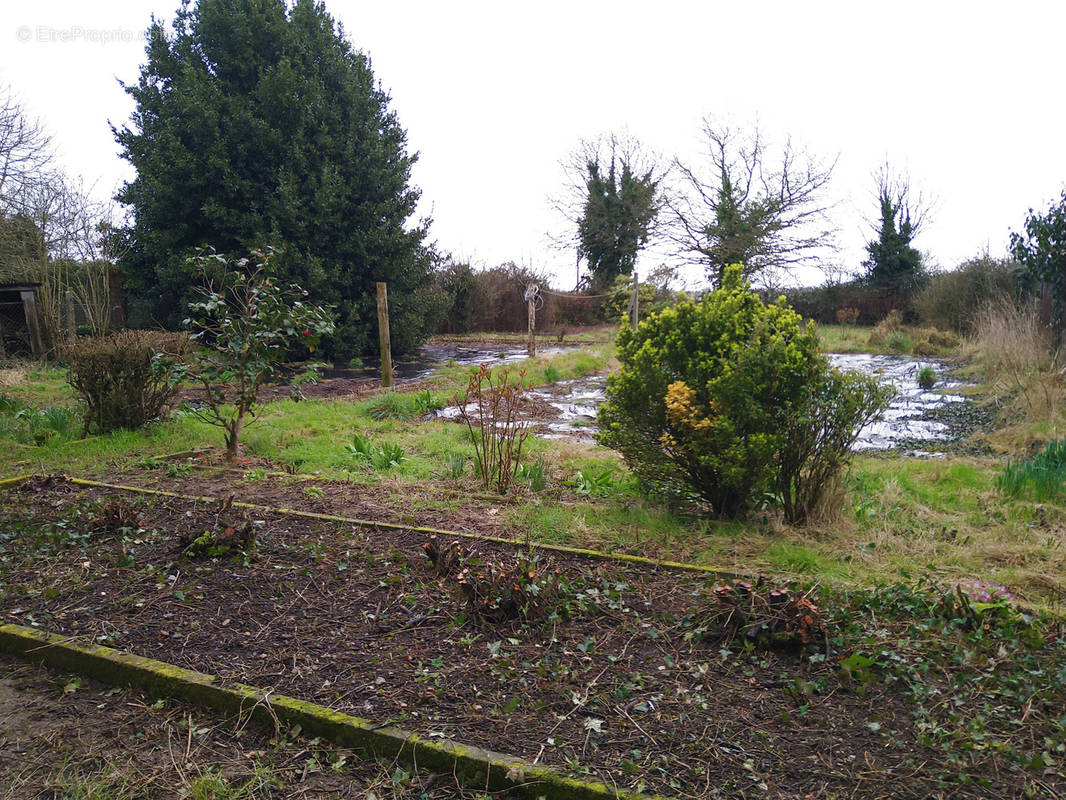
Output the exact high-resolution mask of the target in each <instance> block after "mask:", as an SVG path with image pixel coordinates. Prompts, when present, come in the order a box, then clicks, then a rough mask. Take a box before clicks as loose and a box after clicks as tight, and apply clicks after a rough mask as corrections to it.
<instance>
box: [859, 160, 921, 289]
mask: <svg viewBox="0 0 1066 800" xmlns="http://www.w3.org/2000/svg"><path fill="white" fill-rule="evenodd" d="M877 180H878V186H877V200H878V204H879V206H880V217H879V219H878V221H877V222H875V223H874V232H875V238H874V239H872V240H871V241H870V242H869V243H868V244H867V245H866V252H867V253H868V256H867V258H866V261H864V262H863V266H864V267H865V268H866V278H867V280H868V281H869V282H870V283H871V284H872V285H874V286H878V287H881V288H884V289H888V290H891V291H897V292H909V291H911V290H912V289H914V288H915V287H916V286H917V285H918V283H919V282H920V281H921V278H922V272H923V265H922V254H921V253H919V252H918V251H917V250H916V249H915V248H914V247H913V246H912V245H911V242H912V241H913V240H914V237H915V236H917V235H918V230H919V229H920V228H921V226H922V222H923V218H924V211H923V210H922V208H921V203H920V199H919V201H918V203H917V204H912V202H911V200H910V186H909V185H908V183H907V181H906V180H905V179H900V178H893V177H892V175H891V174H890V172H889V171H888V169H887V168H885V169H884V170H882V171H881V173H880V174H879V175H878V179H877Z"/></svg>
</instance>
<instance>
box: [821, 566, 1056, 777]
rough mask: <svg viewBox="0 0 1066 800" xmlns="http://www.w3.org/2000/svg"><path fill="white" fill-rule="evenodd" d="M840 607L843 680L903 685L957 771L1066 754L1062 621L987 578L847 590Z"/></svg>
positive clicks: (860, 685)
mask: <svg viewBox="0 0 1066 800" xmlns="http://www.w3.org/2000/svg"><path fill="white" fill-rule="evenodd" d="M834 606H835V607H836V611H837V613H836V616H835V619H834V620H832V622H833V633H834V634H835V635H832V634H831V638H830V645H831V646H832V647H833V648H834V649H836V650H837V651H838V652H841V655H842V656H844V657H842V659H841V661H840V678H841V680H842V681H843V682H846V683H848V684H850V685H851V686H852V687H854V689H855V690H856V691H862V690H863V689H864V687H865V686H867V685H872V684H876V683H884V684H893V683H898V684H902V685H903V686H905V687H906V688H907V697H908V704H909V705H910V707H911V714H912V716H913V719H914V723H915V731H916V733H917V735H918V737H919V741H921V742H922V743H924V744H927V745H929V746H931V747H934V748H937V749H940V750H941V751H942V752H944V753H945V754H946V755H947V757H948V759H949V760H950V762H951V763H953V764H954V765H955V768H956V769H959V770H960V771H962V772H965V771H966V770H967V768H968V767H972V766H977V765H980V764H981V763H982V762H986V763H988V762H991V763H997V762H999V763H998V764H997V767H998V769H1018V768H1021V769H1025V770H1035V771H1036V774H1039V773H1040V772H1041V771H1043V770H1044V769H1046V768H1047V767H1049V766H1052V765H1054V764H1056V763H1058V762H1059V761H1060V759H1061V758H1062V754H1063V753H1064V752H1066V716H1063V713H1062V709H1063V703H1064V700H1066V670H1064V669H1063V668H1062V653H1063V641H1064V640H1063V635H1064V633H1066V631H1064V628H1063V623H1062V620H1061V619H1059V618H1056V617H1053V616H1051V615H1048V614H1042V613H1038V612H1033V611H1030V610H1026V609H1025V608H1024V607H1021V606H1020V605H1019V604H1018V603H1017V601H1016V600H1015V598H1014V597H1013V595H1012V594H1011V593H1010V592H1009V591H1008V590H1007V589H1006V588H1005V587H1002V586H996V585H994V584H988V583H981V582H970V583H963V584H958V585H955V586H951V587H943V586H938V585H936V584H935V583H933V582H932V581H930V580H926V581H922V582H920V583H919V584H918V585H917V586H915V585H906V584H895V585H891V586H883V587H877V588H873V589H861V590H856V591H847V592H845V593H844V595H843V596H842V597H838V598H836V600H835V602H834ZM845 653H847V655H846V656H845ZM946 687H950V689H949V691H950V698H951V699H950V702H945V696H946V694H945V689H946ZM1020 719H1025V720H1026V721H1027V725H1028V727H1022V726H1018V725H1017V724H1016V723H1017V721H1018V720H1020ZM871 730H874V729H873V728H871ZM882 735H891V733H889V732H882Z"/></svg>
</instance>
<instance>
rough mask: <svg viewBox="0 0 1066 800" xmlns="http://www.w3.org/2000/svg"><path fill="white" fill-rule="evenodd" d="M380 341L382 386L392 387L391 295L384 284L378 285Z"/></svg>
mask: <svg viewBox="0 0 1066 800" xmlns="http://www.w3.org/2000/svg"><path fill="white" fill-rule="evenodd" d="M377 286H378V340H379V341H380V343H381V385H382V386H383V387H384V388H386V389H389V388H391V387H392V345H391V344H390V343H389V294H388V287H387V286H386V284H384V283H380V282H379V283H378V285H377Z"/></svg>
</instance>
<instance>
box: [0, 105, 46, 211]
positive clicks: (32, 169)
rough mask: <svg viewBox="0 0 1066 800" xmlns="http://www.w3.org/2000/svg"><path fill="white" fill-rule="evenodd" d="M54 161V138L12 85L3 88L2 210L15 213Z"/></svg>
mask: <svg viewBox="0 0 1066 800" xmlns="http://www.w3.org/2000/svg"><path fill="white" fill-rule="evenodd" d="M51 162H52V140H51V137H50V136H49V135H48V133H47V132H46V131H45V129H44V127H43V126H42V125H41V123H40V122H39V121H38V120H31V119H30V118H29V117H27V116H26V112H25V109H23V107H22V104H21V103H19V101H18V100H17V99H16V98H15V96H14V94H13V93H12V91H11V89H10V87H7V88H5V89H2V90H0V213H2V214H14V213H18V211H19V210H20V205H19V204H20V202H21V200H22V198H23V197H24V196H25V194H26V192H27V190H29V189H30V188H31V187H33V186H34V185H36V184H37V183H38V182H39V181H40V180H41V178H42V176H44V175H45V174H46V173H47V172H48V171H49V167H50V165H51Z"/></svg>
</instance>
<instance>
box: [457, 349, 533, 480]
mask: <svg viewBox="0 0 1066 800" xmlns="http://www.w3.org/2000/svg"><path fill="white" fill-rule="evenodd" d="M524 379H525V372H524V371H522V372H519V373H518V375H517V380H513V381H512V380H511V374H510V373H509V372H508V371H507V370H497V371H496V372H495V373H494V372H493V370H491V369H490V368H489V367H488V365H486V364H482V365H481V367H480V368H479V369H477V370H475V371H474V372H472V373H471V374H470V380H469V383H468V385H467V390H466V394H464V395H463V396H462V397H461V398H459V397H457V398H456V405H457V406H458V407H459V419H460V420H462V421H463V423H465V424H466V427H467V431H468V432H469V434H470V441H471V443H472V444H473V445H474V467H475V470H476V472H477V473H478V477H479V478H480V479H481V481H482V483H483V484H484V485H485V487H486V488H495V490H496V491H497V492H499V493H500V494H506V493H507V491H508V490H509V489H510V488H511V485H512V483H513V482H514V480H515V475H516V474H517V472H518V466H519V462H520V460H521V457H522V446H523V445H524V444H525V441H526V438H527V437H528V436H529V430H530V429H529V426H528V425H525V424H523V423H522V421H521V420H520V419H519V413H520V411H521V409H522V406H523V405H524V403H525V389H524V387H523V381H524Z"/></svg>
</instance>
